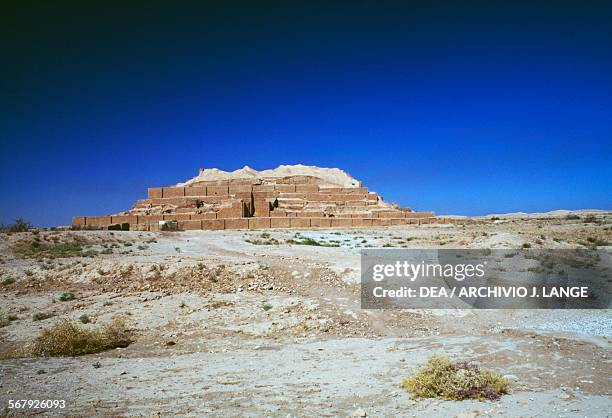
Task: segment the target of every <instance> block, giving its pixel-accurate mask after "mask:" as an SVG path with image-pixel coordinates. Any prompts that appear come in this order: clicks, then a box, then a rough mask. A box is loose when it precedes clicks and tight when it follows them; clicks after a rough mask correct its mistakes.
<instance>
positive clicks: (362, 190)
mask: <svg viewBox="0 0 612 418" xmlns="http://www.w3.org/2000/svg"><path fill="white" fill-rule="evenodd" d="M340 193H349V194H360V195H366V194H368V188H367V187H343V188H341V189H340Z"/></svg>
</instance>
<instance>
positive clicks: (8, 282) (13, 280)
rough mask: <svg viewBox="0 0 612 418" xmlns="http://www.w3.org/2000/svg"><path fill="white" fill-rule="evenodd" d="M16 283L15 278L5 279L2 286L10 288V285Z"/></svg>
mask: <svg viewBox="0 0 612 418" xmlns="http://www.w3.org/2000/svg"><path fill="white" fill-rule="evenodd" d="M13 283H15V279H14V278H13V277H7V278H5V279H3V280H2V285H3V286H8V285H10V284H13Z"/></svg>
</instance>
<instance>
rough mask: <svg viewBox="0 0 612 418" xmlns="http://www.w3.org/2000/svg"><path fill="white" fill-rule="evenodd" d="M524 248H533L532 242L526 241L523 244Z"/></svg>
mask: <svg viewBox="0 0 612 418" xmlns="http://www.w3.org/2000/svg"><path fill="white" fill-rule="evenodd" d="M523 248H531V244H530V243H528V242H526V243H524V244H523Z"/></svg>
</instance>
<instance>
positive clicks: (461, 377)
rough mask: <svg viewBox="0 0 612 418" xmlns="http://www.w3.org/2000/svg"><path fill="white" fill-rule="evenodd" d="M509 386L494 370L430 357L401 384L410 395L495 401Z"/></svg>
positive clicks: (444, 358) (414, 396)
mask: <svg viewBox="0 0 612 418" xmlns="http://www.w3.org/2000/svg"><path fill="white" fill-rule="evenodd" d="M508 385H509V382H508V380H506V379H504V378H503V377H502V376H500V375H499V374H498V373H495V372H493V371H489V370H482V369H480V368H479V367H478V366H475V365H472V364H470V363H467V362H460V363H452V362H451V361H450V360H449V359H448V358H446V357H442V356H432V357H430V358H429V360H428V361H427V364H426V365H425V366H423V367H422V368H421V369H420V370H419V371H418V372H417V373H416V374H415V375H414V376H411V377H408V378H406V379H404V380H403V381H402V383H401V384H400V387H402V388H404V389H406V390H407V391H408V393H409V394H410V396H411V397H412V398H440V399H445V400H462V399H478V400H485V399H488V400H495V399H499V398H500V397H501V396H502V395H503V394H504V393H507V390H508Z"/></svg>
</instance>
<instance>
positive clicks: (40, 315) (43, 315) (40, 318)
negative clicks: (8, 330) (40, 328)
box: [32, 312, 55, 321]
mask: <svg viewBox="0 0 612 418" xmlns="http://www.w3.org/2000/svg"><path fill="white" fill-rule="evenodd" d="M54 316H55V314H53V313H51V312H37V313H35V314H34V315H32V320H34V321H44V320H45V319H49V318H51V317H54Z"/></svg>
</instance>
